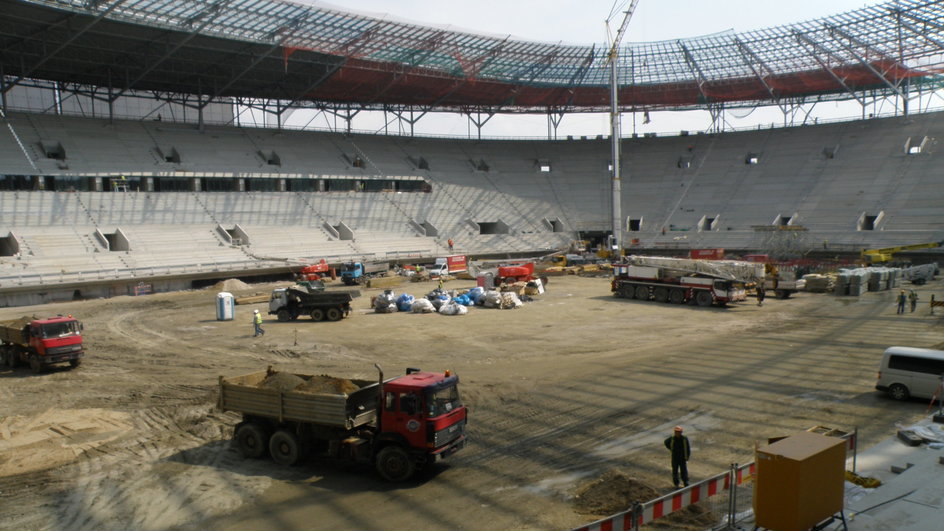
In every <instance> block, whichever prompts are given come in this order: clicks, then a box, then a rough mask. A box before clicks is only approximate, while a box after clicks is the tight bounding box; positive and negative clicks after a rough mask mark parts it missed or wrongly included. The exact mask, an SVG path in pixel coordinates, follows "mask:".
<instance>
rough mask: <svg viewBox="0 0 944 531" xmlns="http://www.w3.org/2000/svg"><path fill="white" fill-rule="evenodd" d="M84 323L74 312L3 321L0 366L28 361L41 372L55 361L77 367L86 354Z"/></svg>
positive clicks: (11, 366)
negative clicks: (83, 336)
mask: <svg viewBox="0 0 944 531" xmlns="http://www.w3.org/2000/svg"><path fill="white" fill-rule="evenodd" d="M82 328H83V327H82V323H80V322H79V321H78V320H76V319H75V318H73V317H72V316H71V315H69V316H62V315H57V316H55V317H48V318H46V319H33V318H32V317H21V318H20V319H14V320H11V321H2V322H0V365H4V364H5V365H7V366H8V367H10V368H14V367H16V366H17V365H19V364H20V363H28V364H29V366H30V368H31V369H32V370H33V372H35V373H40V372H42V371H43V369H45V368H46V367H48V366H49V365H53V364H56V363H68V364H69V365H71V366H72V367H78V366H79V364H81V363H82V357H83V356H85V349H84V348H83V345H82Z"/></svg>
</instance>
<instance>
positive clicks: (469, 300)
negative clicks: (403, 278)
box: [373, 286, 530, 315]
mask: <svg viewBox="0 0 944 531" xmlns="http://www.w3.org/2000/svg"><path fill="white" fill-rule="evenodd" d="M524 298H526V299H530V297H524ZM523 305H524V303H523V302H522V298H521V297H519V296H518V295H517V293H515V292H513V291H508V292H499V291H492V290H485V289H484V288H482V287H478V286H477V287H474V288H472V289H470V290H469V291H467V292H465V293H462V294H456V292H455V291H452V292H447V291H445V290H441V289H434V290H433V291H430V292H429V293H427V294H426V296H425V297H423V298H420V299H417V298H415V297H413V295H410V294H408V293H404V294H402V295H400V296H397V295H396V294H394V293H393V290H389V289H388V290H385V291H384V292H383V294H381V295H378V296H377V297H375V298H374V300H373V307H374V311H375V312H377V313H392V312H397V311H400V312H412V313H434V312H438V313H441V314H443V315H466V314H468V313H469V307H470V306H484V307H486V308H500V309H503V310H505V309H513V308H518V307H521V306H523Z"/></svg>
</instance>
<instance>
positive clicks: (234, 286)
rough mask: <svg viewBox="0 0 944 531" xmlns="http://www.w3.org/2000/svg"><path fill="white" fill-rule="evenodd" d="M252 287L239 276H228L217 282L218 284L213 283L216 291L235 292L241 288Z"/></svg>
mask: <svg viewBox="0 0 944 531" xmlns="http://www.w3.org/2000/svg"><path fill="white" fill-rule="evenodd" d="M251 287H252V286H250V285H249V284H246V283H245V282H243V281H242V280H239V279H238V278H228V279H226V280H221V281H219V282H217V283H216V284H213V289H215V290H216V291H229V292H233V291H239V290H241V289H248V288H251Z"/></svg>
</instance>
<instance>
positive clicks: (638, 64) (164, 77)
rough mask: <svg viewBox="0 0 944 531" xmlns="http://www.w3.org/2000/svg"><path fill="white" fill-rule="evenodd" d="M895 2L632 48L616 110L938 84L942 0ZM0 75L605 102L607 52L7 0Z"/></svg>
mask: <svg viewBox="0 0 944 531" xmlns="http://www.w3.org/2000/svg"><path fill="white" fill-rule="evenodd" d="M942 4H944V3H942V2H941V1H926V0H899V1H896V2H889V3H885V4H882V5H876V6H871V7H866V8H862V9H858V10H855V11H850V12H846V13H841V14H837V15H834V16H830V17H825V18H821V19H817V20H811V21H807V22H801V23H796V24H788V25H783V26H777V27H773V28H766V29H762V30H757V31H750V32H744V33H734V32H728V33H722V34H715V35H709V36H704V37H696V38H691V39H679V40H672V41H661V42H645V43H630V44H626V45H625V46H623V47H622V48H621V50H620V56H619V72H620V74H619V78H620V94H619V101H620V106H621V108H623V109H633V110H643V109H688V108H703V107H705V106H709V107H710V106H713V105H727V106H741V105H750V106H753V105H766V104H771V103H778V104H779V103H783V102H788V101H797V100H804V99H808V98H816V99H853V98H854V99H860V98H861V97H862V94H863V93H865V92H866V91H878V92H881V93H882V94H885V95H889V94H890V95H896V94H897V95H901V96H904V95H905V93H906V92H907V91H909V90H910V89H911V88H912V87H913V86H914V85H916V84H924V83H935V84H936V83H938V82H939V80H940V74H941V71H942V69H944V5H942ZM0 43H2V46H0V69H2V71H0V73H2V74H3V76H4V77H3V80H4V82H3V84H2V85H0V89H2V90H3V91H4V92H6V91H8V90H9V89H10V88H11V87H12V86H14V85H16V84H22V83H24V82H26V81H27V80H29V79H43V80H51V81H56V82H59V83H65V84H81V85H91V86H97V87H107V88H108V94H109V96H108V97H109V98H112V97H117V96H116V95H120V94H122V93H125V92H128V91H164V92H173V93H180V94H192V95H199V97H200V99H199V101H200V102H201V103H200V104H201V105H203V104H205V103H204V102H209V101H213V100H218V99H220V98H227V97H245V98H267V99H276V100H280V101H283V102H286V106H290V105H335V106H338V105H351V106H354V107H357V108H389V107H390V106H399V107H410V108H422V109H425V110H447V111H448V110H457V111H463V112H469V111H472V110H485V111H487V112H541V113H544V112H551V111H553V112H580V111H594V112H595V111H601V110H607V105H608V103H609V92H608V90H609V89H608V87H609V82H608V79H607V76H608V72H607V68H606V66H605V65H606V53H607V49H606V48H607V47H606V46H605V45H604V44H595V45H564V44H554V43H539V42H531V41H523V40H518V39H513V38H511V37H501V36H490V35H478V34H473V33H466V32H458V31H447V30H443V29H439V28H433V27H426V26H421V25H417V24H410V23H405V22H399V21H392V20H381V19H377V18H372V17H369V16H365V15H360V14H354V13H346V12H342V11H338V10H335V9H329V8H326V7H321V6H318V5H311V6H310V5H301V4H295V3H291V2H286V1H281V0H0Z"/></svg>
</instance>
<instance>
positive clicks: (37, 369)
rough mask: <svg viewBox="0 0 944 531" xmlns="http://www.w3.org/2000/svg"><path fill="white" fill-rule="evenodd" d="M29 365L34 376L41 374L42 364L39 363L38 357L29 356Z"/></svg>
mask: <svg viewBox="0 0 944 531" xmlns="http://www.w3.org/2000/svg"><path fill="white" fill-rule="evenodd" d="M29 365H30V370H31V371H33V373H34V374H39V373H41V372H43V362H41V361H39V356H30V359H29Z"/></svg>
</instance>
